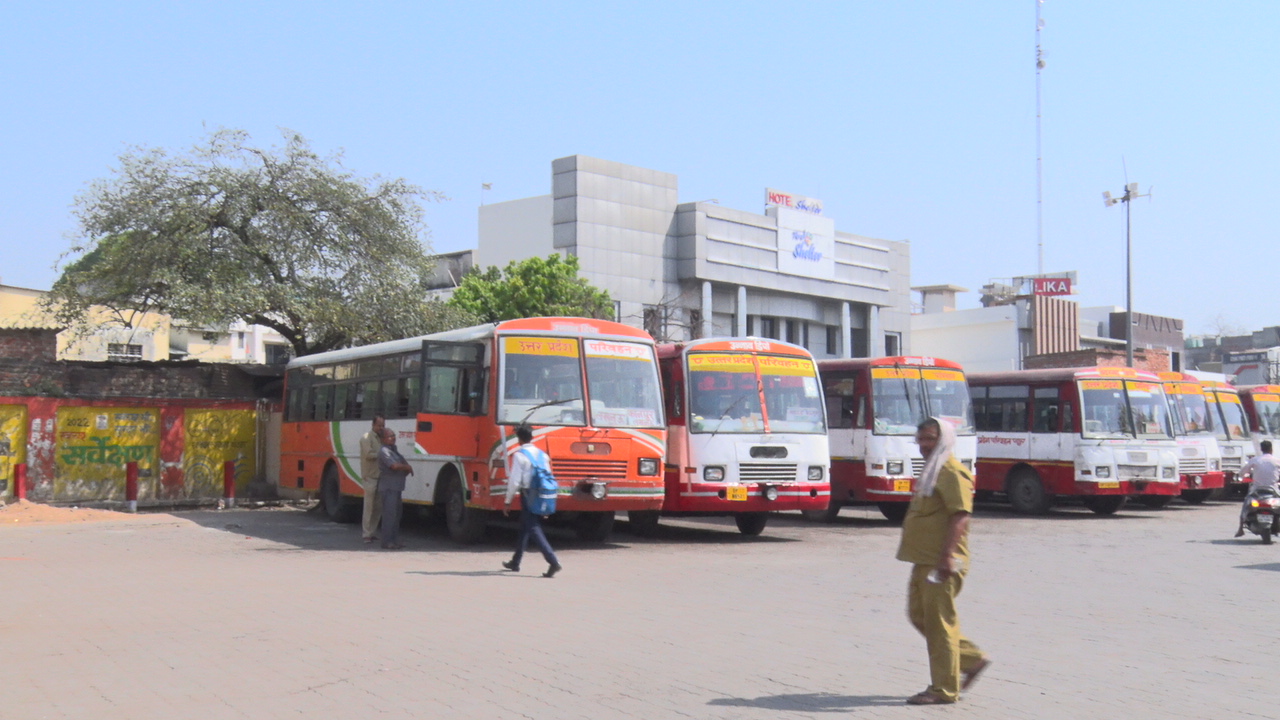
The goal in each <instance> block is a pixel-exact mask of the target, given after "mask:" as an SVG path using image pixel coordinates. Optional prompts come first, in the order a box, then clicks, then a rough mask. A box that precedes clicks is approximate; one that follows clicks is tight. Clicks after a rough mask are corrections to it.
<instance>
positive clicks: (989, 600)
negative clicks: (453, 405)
mask: <svg viewBox="0 0 1280 720" xmlns="http://www.w3.org/2000/svg"><path fill="white" fill-rule="evenodd" d="M1235 513H1236V509H1235V506H1234V505H1231V504H1217V505H1215V504H1209V505H1206V506H1203V507H1197V508H1192V507H1187V506H1185V505H1180V504H1178V505H1174V506H1171V507H1169V508H1167V509H1165V510H1163V511H1151V510H1145V509H1142V510H1132V511H1128V510H1126V511H1122V512H1121V513H1120V514H1119V515H1117V516H1116V517H1112V518H1102V517H1097V516H1094V515H1093V514H1091V513H1088V512H1085V511H1082V510H1063V511H1059V512H1056V513H1055V514H1054V515H1053V516H1051V517H1048V518H1037V519H1027V518H1020V517H1015V516H1012V515H1009V514H1007V513H1005V512H1002V511H1000V510H999V509H997V508H994V507H992V508H982V509H981V510H980V511H979V514H978V517H977V519H976V524H975V536H974V539H973V540H972V546H973V549H974V552H975V555H976V560H975V564H974V571H973V573H972V574H971V575H970V577H969V581H968V584H967V586H966V588H965V591H964V594H963V595H962V596H961V617H962V619H963V620H964V624H965V628H966V630H967V631H968V633H969V634H970V635H971V636H972V638H973V639H974V640H975V641H977V642H978V643H979V644H980V645H981V646H982V647H983V648H984V649H985V650H986V651H988V652H989V653H990V655H991V656H992V658H993V659H994V660H995V664H994V665H993V666H992V668H991V670H989V671H988V674H987V676H985V677H984V679H983V680H982V682H980V683H979V684H978V685H977V686H976V687H975V688H974V691H973V692H972V693H971V694H970V695H968V696H967V697H966V698H965V699H964V700H963V701H962V702H961V703H959V704H958V705H955V706H951V707H946V708H911V707H907V706H904V705H902V704H901V703H902V699H903V698H904V697H905V696H907V695H910V694H912V693H914V692H916V691H918V690H920V689H922V688H923V687H924V686H925V685H926V684H927V670H926V665H925V654H924V645H923V641H922V640H921V639H920V638H919V637H918V636H916V635H915V633H914V631H913V630H912V629H911V628H910V627H909V626H908V624H907V622H906V619H905V617H904V615H903V604H904V597H903V595H904V591H905V584H906V575H907V567H906V566H905V565H902V564H900V563H897V562H895V561H894V560H893V559H892V556H893V552H894V549H895V547H896V539H897V530H896V529H895V528H892V527H890V526H888V525H887V524H886V523H884V522H883V521H881V520H880V519H879V515H878V514H877V513H873V512H871V511H866V510H849V509H846V510H845V515H843V516H842V517H841V518H840V521H839V523H837V524H836V525H833V526H815V525H810V524H807V523H805V522H803V521H801V520H800V519H799V518H798V517H780V518H775V519H774V520H773V521H772V523H771V525H770V527H769V529H767V530H766V531H765V532H766V535H765V536H764V537H762V538H759V539H757V540H746V539H743V538H741V537H740V536H738V535H737V533H736V531H732V530H731V527H732V526H731V525H728V526H726V525H725V524H724V523H723V522H721V521H683V522H678V523H671V524H669V525H665V526H664V527H663V528H662V532H661V534H660V535H659V536H658V537H657V538H654V539H646V540H640V539H636V538H633V537H631V536H630V535H628V534H626V533H625V525H624V524H623V523H619V532H618V533H617V534H616V536H615V538H614V542H613V543H611V544H607V545H604V546H590V545H587V544H583V543H579V542H577V541H575V540H572V539H571V538H570V537H569V536H568V535H567V534H559V533H556V534H554V535H553V542H555V543H556V545H557V546H558V549H559V550H560V552H561V559H562V562H563V563H564V565H565V570H564V573H563V574H562V575H561V576H559V577H557V578H555V579H554V580H546V579H543V578H541V577H538V576H537V574H536V573H535V571H537V572H540V571H541V569H542V567H541V563H540V562H539V561H538V559H537V557H536V556H534V557H532V558H529V559H528V560H527V561H526V572H524V573H522V574H520V575H513V574H511V573H504V572H500V567H499V563H500V562H501V561H502V560H504V559H506V558H507V556H508V549H507V548H508V545H509V543H510V542H511V540H512V539H513V537H514V531H513V529H512V528H511V527H507V528H498V529H496V530H495V531H493V532H491V539H490V541H489V542H488V543H486V544H484V545H481V546H479V547H475V548H466V549H459V548H457V547H455V546H453V545H452V544H450V543H449V542H448V540H447V539H446V538H445V536H444V534H443V532H442V531H441V530H440V529H439V528H438V527H437V526H435V525H433V524H429V523H415V524H413V525H411V526H410V527H409V529H408V531H407V537H406V541H407V542H408V543H409V545H410V547H409V549H408V550H407V551H402V552H399V553H388V552H383V551H378V550H371V549H369V548H368V546H365V545H362V544H361V543H360V542H359V529H358V527H357V526H340V525H334V524H331V523H328V522H325V521H322V520H321V519H320V518H319V517H318V516H317V515H316V514H315V513H308V512H304V511H300V510H234V511H220V512H215V511H208V512H191V513H184V514H178V515H144V516H139V517H137V518H130V519H127V520H122V521H116V522H104V523H92V524H83V525H44V526H15V527H0V608H3V611H2V613H0V663H2V664H3V677H4V683H3V690H0V717H2V718H6V719H7V720H19V719H26V718H74V719H76V720H79V719H82V718H86V719H87V718H93V719H94V720H112V719H115V718H122V719H123V718H128V719H130V720H136V719H142V718H164V719H165V720H172V719H174V718H200V719H201V720H214V719H218V718H285V717H309V718H403V717H419V718H495V719H503V720H506V719H508V718H515V717H530V718H645V719H646V720H653V719H658V718H679V717H695V718H747V719H754V718H761V719H764V718H802V717H809V718H826V717H831V716H833V715H849V716H854V717H862V718H878V717H888V718H908V717H916V716H926V715H927V716H947V717H957V718H960V717H974V718H978V717H980V718H1087V717H1098V718H1137V717H1159V718H1214V719H1215V720H1219V719H1221V718H1233V717H1259V718H1274V717H1277V715H1280V705H1278V704H1277V698H1278V697H1280V694H1278V693H1277V692H1276V687H1277V683H1278V682H1280V658H1278V653H1277V649H1280V622H1277V621H1278V620H1280V606H1278V602H1280V592H1278V591H1280V572H1277V571H1280V545H1272V546H1263V545H1261V544H1260V543H1259V542H1258V540H1257V539H1256V538H1254V539H1251V540H1248V541H1243V540H1242V541H1236V540H1231V539H1230V531H1231V530H1232V529H1233V523H1234V517H1235Z"/></svg>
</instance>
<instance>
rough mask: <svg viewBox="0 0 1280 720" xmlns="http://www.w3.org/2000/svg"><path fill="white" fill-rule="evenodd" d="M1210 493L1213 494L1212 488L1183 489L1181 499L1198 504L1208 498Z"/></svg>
mask: <svg viewBox="0 0 1280 720" xmlns="http://www.w3.org/2000/svg"><path fill="white" fill-rule="evenodd" d="M1212 494H1213V491H1212V490H1183V491H1182V499H1183V500H1186V501H1187V502H1189V503H1191V504H1192V505H1199V504H1200V503H1202V502H1204V501H1205V500H1208V499H1209V496H1210V495H1212Z"/></svg>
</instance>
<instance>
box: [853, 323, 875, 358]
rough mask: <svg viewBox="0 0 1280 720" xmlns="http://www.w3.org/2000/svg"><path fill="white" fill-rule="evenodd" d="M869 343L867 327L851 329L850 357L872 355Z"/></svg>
mask: <svg viewBox="0 0 1280 720" xmlns="http://www.w3.org/2000/svg"><path fill="white" fill-rule="evenodd" d="M867 345H868V343H867V331H866V330H865V329H863V328H853V329H852V330H850V331H849V357H856V358H863V357H870V356H871V349H870V348H869V347H867Z"/></svg>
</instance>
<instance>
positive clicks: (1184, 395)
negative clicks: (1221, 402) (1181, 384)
mask: <svg viewBox="0 0 1280 720" xmlns="http://www.w3.org/2000/svg"><path fill="white" fill-rule="evenodd" d="M1168 397H1169V405H1170V407H1171V409H1172V410H1173V426H1174V430H1175V432H1176V433H1177V434H1178V435H1180V436H1182V435H1210V434H1212V433H1213V431H1214V425H1215V423H1214V417H1213V415H1211V414H1210V408H1209V403H1208V402H1206V401H1205V397H1204V394H1203V393H1194V392H1190V391H1186V390H1184V389H1182V388H1178V387H1176V386H1175V387H1174V388H1173V392H1170V393H1169V394H1168ZM1224 439H1225V438H1224Z"/></svg>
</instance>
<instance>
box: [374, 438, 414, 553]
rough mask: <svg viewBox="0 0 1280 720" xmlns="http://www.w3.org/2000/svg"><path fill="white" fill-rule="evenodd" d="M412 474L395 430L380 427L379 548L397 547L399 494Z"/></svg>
mask: <svg viewBox="0 0 1280 720" xmlns="http://www.w3.org/2000/svg"><path fill="white" fill-rule="evenodd" d="M412 474H413V466H411V465H410V464H409V462H408V461H407V460H405V459H404V456H403V455H401V454H400V451H399V450H397V449H396V431H395V430H391V429H390V428H383V430H382V448H381V449H379V450H378V494H379V495H381V496H382V548H383V549H384V550H399V549H400V548H403V547H404V545H402V544H400V509H401V507H402V505H401V502H400V494H401V493H403V492H404V480H405V477H406V476H407V475H412Z"/></svg>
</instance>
